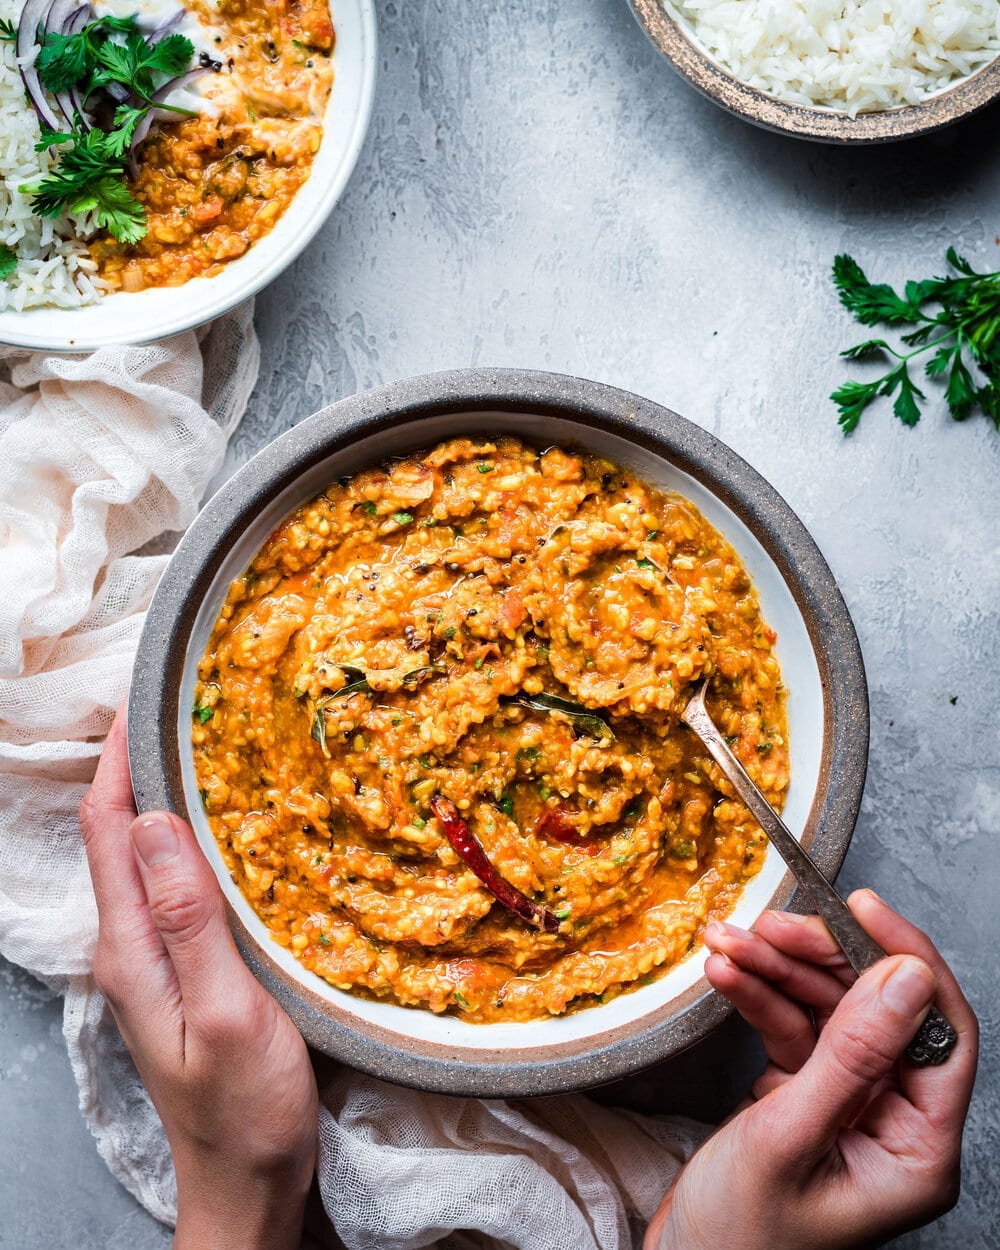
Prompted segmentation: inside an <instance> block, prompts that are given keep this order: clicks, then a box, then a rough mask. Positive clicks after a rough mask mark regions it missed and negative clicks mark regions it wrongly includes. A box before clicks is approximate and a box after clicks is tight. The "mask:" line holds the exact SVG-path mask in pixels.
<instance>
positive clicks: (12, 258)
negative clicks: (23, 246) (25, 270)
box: [0, 243, 17, 282]
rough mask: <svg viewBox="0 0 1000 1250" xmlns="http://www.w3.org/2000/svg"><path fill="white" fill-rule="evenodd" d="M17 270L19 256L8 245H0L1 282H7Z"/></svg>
mask: <svg viewBox="0 0 1000 1250" xmlns="http://www.w3.org/2000/svg"><path fill="white" fill-rule="evenodd" d="M16 268H17V256H16V254H15V252H14V249H13V248H10V247H8V246H7V244H6V243H0V282H4V281H6V279H7V278H9V277H10V275H11V274H12V273H13V272H14V270H15V269H16Z"/></svg>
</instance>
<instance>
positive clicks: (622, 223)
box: [0, 0, 1000, 1250]
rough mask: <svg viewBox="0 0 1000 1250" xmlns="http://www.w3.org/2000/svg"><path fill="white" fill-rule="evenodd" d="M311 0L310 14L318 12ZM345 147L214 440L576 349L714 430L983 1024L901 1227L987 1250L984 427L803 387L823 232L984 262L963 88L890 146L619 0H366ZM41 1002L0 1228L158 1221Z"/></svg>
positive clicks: (823, 370)
mask: <svg viewBox="0 0 1000 1250" xmlns="http://www.w3.org/2000/svg"><path fill="white" fill-rule="evenodd" d="M334 12H336V7H335V4H334ZM379 20H380V29H381V40H382V46H381V56H380V74H381V77H380V83H379V89H378V98H377V102H376V107H375V115H374V119H373V123H372V128H371V131H370V134H369V137H368V142H367V145H366V147H365V151H364V154H363V156H362V159H361V162H360V164H359V167H358V170H357V172H356V174H355V176H354V179H353V181H352V183H351V185H350V187H349V188H348V191H347V194H346V195H345V197H344V199H343V201H342V203H341V205H340V206H339V208H338V209H337V210H336V211H335V212H334V215H333V217H332V218H331V219H330V221H329V223H328V225H327V226H326V228H325V229H324V231H323V233H322V235H321V236H320V238H319V239H318V240H317V241H316V242H315V243H314V244H313V245H312V246H311V247H310V248H309V250H308V251H307V252H306V254H305V255H304V256H303V257H302V258H301V259H300V260H299V261H298V262H297V263H296V264H295V266H294V267H293V268H292V269H291V270H290V271H289V272H288V273H287V274H286V275H285V276H284V277H283V278H282V279H280V280H279V281H278V282H277V283H276V284H275V285H274V287H272V288H271V290H270V291H268V292H267V293H266V294H265V295H264V296H263V297H262V298H261V300H260V303H259V313H258V326H259V329H260V334H261V339H262V344H263V361H264V363H263V369H262V374H261V379H260V384H259V386H258V388H257V391H256V393H255V395H254V397H253V400H252V403H251V406H250V410H249V412H248V413H247V416H246V418H245V420H244V422H243V424H242V426H241V428H240V430H239V432H238V433H237V435H236V437H235V439H234V440H233V445H232V449H231V454H230V458H229V462H228V463H229V466H230V467H232V466H233V465H235V464H236V463H238V462H240V461H242V460H244V459H245V458H246V457H247V456H249V455H250V454H251V453H252V452H253V451H254V450H255V449H257V448H258V447H260V446H261V445H262V444H263V443H264V442H265V441H266V440H268V439H269V438H271V437H272V436H273V435H275V434H277V433H278V432H279V431H281V430H283V429H285V428H287V427H288V426H289V425H291V424H293V423H294V422H296V421H297V420H299V419H301V418H302V417H303V416H305V415H307V414H308V413H309V412H311V411H312V410H313V409H315V408H317V407H319V406H320V405H321V404H323V403H326V402H329V401H330V400H333V399H337V398H339V397H341V396H343V395H346V394H348V393H350V392H352V391H354V390H356V389H358V388H363V387H367V386H371V385H373V384H375V383H379V382H383V381H389V380H391V379H393V378H398V377H402V376H405V375H407V374H411V373H418V372H425V371H428V370H432V369H439V368H446V367H456V366H464V365H473V364H507V365H524V366H530V367H537V368H549V369H554V370H561V371H565V372H569V373H576V374H581V375H584V376H589V377H593V378H597V379H600V380H602V381H606V382H610V383H613V384H616V385H619V386H624V387H628V388H631V389H633V390H636V391H639V392H642V393H645V394H647V395H649V396H651V397H652V398H654V399H657V400H659V401H661V402H663V403H666V404H668V405H670V406H671V407H673V408H675V409H677V410H678V411H680V412H682V413H684V414H685V415H686V416H688V417H690V418H691V419H692V420H694V421H697V422H699V423H701V424H702V425H704V426H706V427H707V428H709V429H711V430H713V431H714V432H715V433H716V434H718V435H719V436H720V437H722V438H723V439H725V440H726V441H727V442H729V443H730V444H731V445H732V446H733V447H734V448H735V449H736V450H737V451H739V452H740V453H741V454H742V455H744V456H745V457H746V458H747V459H748V460H750V461H751V463H753V464H754V465H755V466H756V467H757V468H758V469H760V470H761V471H762V472H763V473H764V474H765V475H766V476H767V477H768V478H769V479H770V480H771V481H772V482H773V483H774V485H775V486H776V487H777V488H778V489H779V490H780V491H781V492H782V493H783V494H784V495H785V497H786V498H787V499H788V500H789V502H790V503H791V504H792V506H793V507H794V508H795V509H796V510H797V511H798V512H799V514H800V515H801V516H802V517H803V519H804V520H805V522H806V523H807V525H809V527H810V528H811V530H812V532H813V534H814V535H815V537H816V538H817V540H818V542H819V543H820V546H821V547H822V548H823V550H824V552H825V553H826V555H827V558H828V559H829V561H830V563H831V565H832V566H833V568H834V570H835V572H836V574H837V575H838V577H839V579H840V581H841V584H842V586H843V589H844V593H845V595H846V598H847V601H848V603H849V605H850V607H851V610H852V612H853V614H854V618H855V620H856V622H857V626H858V631H859V633H860V635H861V639H862V643H863V646H864V651H865V656H866V660H867V664H868V670H869V679H870V685H871V694H872V714H873V726H872V729H873V732H872V752H871V772H870V778H869V784H868V789H867V795H866V800H865V805H864V810H863V814H862V818H861V821H860V823H859V826H858V830H857V833H856V836H855V840H854V844H853V847H852V850H851V853H850V855H849V858H848V861H847V865H846V867H845V869H844V872H843V875H842V879H841V880H842V884H843V885H844V886H846V887H853V886H857V885H860V884H868V885H872V886H874V887H875V888H876V889H877V890H879V891H880V892H881V893H882V894H883V895H884V896H885V897H886V898H888V899H889V900H890V901H892V902H893V903H895V904H897V905H898V906H899V907H901V908H902V909H903V910H904V911H905V912H907V914H909V915H910V916H912V917H913V918H914V919H915V920H916V921H918V922H919V923H920V924H922V925H924V926H926V927H927V928H928V929H929V930H930V931H931V932H932V933H933V934H934V936H935V937H936V939H937V940H938V942H939V944H940V945H941V947H942V949H943V950H944V952H945V953H946V955H947V956H948V957H949V959H950V960H951V961H952V962H953V964H954V966H955V968H956V969H957V971H958V973H959V975H960V977H961V979H962V981H963V983H964V985H965V986H966V988H967V990H968V993H969V996H970V998H971V999H972V1000H973V1002H974V1004H975V1006H976V1008H977V1010H978V1011H979V1014H980V1017H981V1019H982V1022H983V1025H984V1033H985V1037H984V1048H983V1060H982V1066H981V1071H980V1078H979V1083H978V1086H977V1091H976V1097H975V1101H974V1104H973V1109H972V1114H971V1118H970V1122H969V1130H968V1135H967V1149H966V1160H965V1188H964V1192H963V1196H962V1200H961V1202H960V1204H959V1206H958V1207H957V1209H956V1210H955V1211H954V1212H952V1213H951V1214H950V1215H949V1216H947V1217H946V1218H945V1219H944V1220H943V1221H942V1222H941V1223H940V1224H939V1225H937V1226H936V1227H935V1228H934V1229H932V1230H925V1231H919V1232H915V1233H912V1234H910V1235H909V1236H906V1237H904V1238H902V1239H900V1240H899V1241H898V1242H897V1243H895V1244H896V1246H897V1247H899V1248H900V1250H904V1248H905V1250H922V1248H925V1247H926V1248H930V1247H932V1246H933V1247H935V1248H936V1250H938V1248H940V1247H959V1246H961V1247H962V1248H963V1250H990V1248H996V1247H998V1246H1000V1198H998V1195H997V1189H996V1184H995V1170H996V1161H997V1159H998V1157H1000V1053H998V1047H997V1041H996V1026H997V1016H998V1008H1000V995H998V991H997V972H996V959H997V953H996V952H997V949H998V937H1000V922H998V918H997V912H998V909H997V905H996V897H997V891H998V886H1000V866H998V862H997V857H996V844H997V834H998V831H1000V773H998V766H1000V758H998V757H1000V732H998V724H997V699H998V693H1000V683H998V679H997V663H998V658H1000V627H998V620H997V606H998V602H1000V561H998V559H997V555H998V539H997V529H996V512H997V502H998V497H1000V492H998V482H1000V435H998V434H997V432H996V431H994V430H993V429H992V427H991V426H990V425H989V424H988V423H987V422H986V421H985V420H982V419H976V420H973V421H970V422H969V423H967V424H966V425H965V426H959V425H954V424H952V423H951V422H950V421H949V420H948V419H947V417H946V415H945V413H944V411H943V409H942V407H941V405H940V403H939V396H938V392H937V390H936V388H935V387H934V386H930V387H928V393H929V396H930V403H929V411H928V414H927V416H926V417H925V419H924V421H923V422H922V423H921V425H920V426H919V427H918V428H917V429H916V430H913V431H909V430H906V429H904V428H902V427H901V426H900V425H899V424H898V423H897V422H896V421H894V420H893V419H892V418H891V416H890V415H889V413H888V412H886V411H885V410H883V409H879V410H878V411H874V412H871V413H870V414H869V415H868V416H866V418H865V419H864V422H863V424H862V427H861V429H860V430H859V432H858V433H857V434H856V435H855V436H854V437H853V438H852V439H851V440H849V441H844V440H843V439H842V438H841V437H840V435H839V433H838V430H837V427H836V423H835V419H834V412H833V409H832V407H831V405H830V404H829V402H828V401H827V399H826V396H827V394H828V393H829V391H830V390H831V389H832V388H833V386H834V385H835V384H836V383H837V382H838V380H839V379H840V378H841V377H842V376H843V375H844V369H843V366H842V365H841V364H840V363H839V362H838V360H837V358H836V352H837V350H838V349H839V348H841V347H844V346H846V345H848V344H849V343H851V342H854V341H856V337H860V336H858V335H857V333H856V330H855V328H853V327H852V326H851V325H850V324H849V322H848V320H847V318H846V316H845V315H844V314H843V313H842V312H841V311H840V310H839V309H838V306H837V304H836V301H835V299H834V297H833V294H832V293H831V289H830V285H829V282H828V272H829V267H830V262H831V260H832V258H833V256H834V254H835V253H837V252H838V251H842V250H849V251H851V252H853V253H854V254H855V255H857V257H858V258H859V260H861V261H862V263H863V264H865V265H866V267H868V268H869V269H870V270H871V272H872V273H873V274H874V275H877V276H878V277H879V278H885V279H892V280H900V279H903V278H907V277H924V276H927V275H929V274H932V273H936V272H939V271H940V270H941V268H942V266H943V257H944V252H945V249H946V248H947V246H948V245H949V244H952V243H953V244H955V245H956V246H957V247H958V248H959V249H960V250H962V251H964V252H966V253H967V254H968V255H969V256H970V258H971V259H972V260H973V261H974V262H976V263H979V264H981V265H982V266H984V267H989V268H1000V248H998V247H997V243H996V237H995V236H996V235H997V234H998V233H1000V208H998V205H1000V165H998V162H997V156H998V153H1000V133H998V131H997V125H996V123H997V113H996V112H995V111H994V112H992V113H991V114H988V115H986V116H984V117H982V118H979V119H976V120H973V121H972V122H971V123H968V124H966V125H965V126H963V127H962V128H960V129H958V130H954V131H951V132H949V133H946V134H943V135H941V136H939V137H937V138H935V139H931V140H927V141H921V142H919V143H915V144H912V145H907V146H900V147H896V148H891V149H882V150H872V151H839V150H832V149H825V148H819V147H813V146H807V145H802V144H799V143H795V142H792V141H787V140H784V139H781V138H778V137H775V136H771V135H767V134H763V133H760V132H757V131H753V130H751V129H749V128H748V127H746V126H744V125H743V124H741V123H739V122H737V121H735V120H734V119H731V118H729V117H727V116H726V115H724V114H722V113H721V112H719V111H718V110H716V109H715V108H714V107H713V106H712V105H710V104H708V103H707V102H705V101H703V100H702V99H701V98H700V97H698V96H697V95H696V94H695V93H694V92H693V91H691V90H690V89H689V88H688V87H687V86H686V85H685V84H684V83H683V82H681V81H680V80H679V79H678V78H676V77H675V76H674V75H673V74H672V72H671V71H670V70H669V68H668V67H667V66H666V65H665V64H663V63H661V61H660V60H659V59H658V57H657V55H656V53H655V52H654V50H653V49H652V48H651V47H650V46H648V45H647V43H646V41H645V39H644V38H643V36H642V34H641V32H640V31H639V29H638V28H637V27H636V26H635V24H634V23H633V21H632V19H631V17H630V15H629V12H628V9H627V7H626V5H625V3H624V0H574V3H572V4H565V3H564V4H556V3H551V2H534V3H527V2H525V0H517V2H515V0H509V2H508V3H507V4H504V5H485V4H468V5H460V4H448V5H446V4H444V3H442V2H441V0H424V2H423V3H417V4H404V3H402V0H395V2H394V3H389V2H386V0H383V2H382V3H380V5H379ZM58 1020H59V1011H58V1003H56V1002H52V1001H50V1000H48V999H47V998H46V996H45V995H44V994H43V993H41V992H40V991H39V990H38V989H37V988H36V987H34V986H33V985H32V983H30V981H28V980H27V979H26V978H23V977H22V976H21V975H20V974H18V973H16V972H13V971H12V970H10V969H7V970H5V971H4V973H3V975H2V977H0V1124H2V1131H0V1213H2V1218H0V1246H3V1247H10V1248H11V1250H14V1248H17V1250H22V1248H23V1247H32V1246H45V1247H51V1248H52V1250H62V1248H63V1247H72V1248H73V1250H90V1248H91V1247H94V1248H96V1247H101V1248H109V1247H110V1248H114V1247H118V1246H130V1247H133V1246H134V1247H137V1248H139V1247H143V1248H144V1247H160V1246H165V1245H167V1244H169V1237H168V1235H167V1234H166V1232H165V1231H163V1230H161V1229H159V1228H158V1227H157V1226H156V1225H154V1223H153V1222H152V1221H151V1220H150V1219H148V1218H147V1217H146V1216H145V1215H144V1214H143V1213H142V1212H140V1211H139V1210H138V1208H137V1207H136V1206H135V1205H134V1204H133V1203H132V1201H131V1199H129V1198H128V1197H127V1196H126V1195H125V1194H124V1193H123V1192H121V1191H120V1190H119V1189H118V1188H117V1187H116V1185H115V1184H114V1182H113V1181H112V1180H111V1179H110V1177H109V1176H108V1174H107V1173H106V1172H105V1171H104V1169H103V1164H102V1163H101V1162H100V1160H99V1159H98V1157H97V1155H96V1152H95V1151H94V1148H93V1144H92V1142H91V1140H90V1138H89V1135H88V1134H87V1132H86V1130H85V1128H84V1127H83V1125H82V1122H81V1121H80V1118H79V1116H78V1114H77V1111H76V1100H75V1093H74V1091H73V1089H72V1082H71V1078H70V1075H69V1071H68V1066H67V1064H66V1060H65V1057H64V1055H63V1053H62V1051H61V1046H60V1039H59V1035H58ZM757 1062H758V1056H757V1053H756V1051H755V1048H754V1043H753V1040H752V1039H751V1038H749V1037H748V1036H747V1034H746V1032H745V1031H744V1030H742V1029H740V1028H738V1027H737V1026H735V1025H730V1026H727V1028H726V1030H725V1031H724V1032H723V1033H722V1034H721V1035H720V1036H717V1037H716V1038H713V1039H711V1040H710V1042H709V1043H707V1044H706V1046H705V1047H704V1048H703V1049H702V1050H700V1051H697V1052H693V1053H692V1054H690V1055H688V1056H685V1057H684V1058H683V1059H682V1060H680V1061H678V1063H677V1064H676V1065H672V1066H671V1067H668V1068H667V1069H666V1070H660V1071H658V1072H657V1073H656V1074H655V1075H654V1076H651V1077H649V1078H647V1079H646V1080H645V1081H644V1082H643V1083H641V1084H640V1086H639V1088H638V1090H633V1091H632V1095H631V1096H632V1097H633V1098H634V1099H635V1100H637V1101H639V1102H640V1103H641V1104H642V1105H648V1103H649V1100H650V1099H652V1098H654V1097H655V1098H658V1099H659V1100H660V1101H661V1103H662V1105H663V1106H664V1107H670V1106H677V1105H680V1104H681V1103H683V1105H684V1107H685V1109H687V1110H691V1111H694V1112H698V1111H702V1112H704V1113H706V1114H707V1113H710V1112H721V1111H722V1110H724V1108H725V1107H726V1106H727V1105H731V1104H732V1102H733V1101H734V1100H735V1099H736V1098H737V1097H738V1095H739V1093H740V1092H741V1090H742V1089H743V1088H745V1086H746V1084H747V1083H748V1081H749V1079H750V1075H751V1073H752V1071H753V1069H754V1065H755V1064H756V1063H757Z"/></svg>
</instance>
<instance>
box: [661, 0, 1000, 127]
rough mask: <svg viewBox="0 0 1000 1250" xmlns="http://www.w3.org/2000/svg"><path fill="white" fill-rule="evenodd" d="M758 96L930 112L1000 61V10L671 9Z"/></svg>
mask: <svg viewBox="0 0 1000 1250" xmlns="http://www.w3.org/2000/svg"><path fill="white" fill-rule="evenodd" d="M665 5H666V8H667V10H668V12H670V13H671V14H672V15H673V16H674V17H675V18H676V19H677V20H678V21H679V22H680V23H681V24H682V25H683V27H684V28H685V29H686V30H688V31H689V32H690V34H691V35H692V36H693V37H694V39H695V41H696V42H697V43H698V44H700V46H701V47H702V48H703V49H704V51H705V52H707V53H708V54H709V55H710V56H712V57H714V58H715V60H717V61H718V62H720V63H721V64H722V65H723V66H725V68H726V69H728V70H729V71H730V73H732V74H733V75H735V77H737V78H738V79H740V81H741V82H745V83H746V84H747V85H748V86H751V87H754V88H756V89H757V90H759V91H764V92H767V93H768V94H769V95H772V96H776V97H778V98H779V99H782V100H787V101H789V102H790V103H793V104H802V105H806V106H811V107H816V106H820V107H827V108H831V109H834V110H837V111H838V112H845V113H847V114H848V115H849V116H851V117H855V116H857V114H858V113H865V112H878V111H881V110H885V109H892V108H899V107H901V106H904V105H915V104H920V103H921V102H922V101H924V100H926V99H928V97H930V96H932V95H934V94H936V93H937V92H939V91H942V90H944V89H946V88H948V87H950V86H953V85H954V84H955V83H956V82H958V81H959V80H960V79H962V78H967V77H968V76H969V75H971V74H974V73H976V72H977V71H978V70H980V69H982V68H984V67H985V66H986V65H988V64H989V63H990V62H991V61H993V60H994V59H995V58H996V56H997V54H998V53H1000V2H998V0H964V2H963V0H677V3H676V4H671V3H670V0H665Z"/></svg>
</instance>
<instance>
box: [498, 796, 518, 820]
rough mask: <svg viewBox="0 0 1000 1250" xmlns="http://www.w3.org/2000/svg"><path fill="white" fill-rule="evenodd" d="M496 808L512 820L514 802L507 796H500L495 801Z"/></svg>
mask: <svg viewBox="0 0 1000 1250" xmlns="http://www.w3.org/2000/svg"><path fill="white" fill-rule="evenodd" d="M497 807H498V808H499V809H500V811H502V812H503V814H504V815H505V816H509V817H510V818H511V820H513V819H514V800H513V798H512V797H511V796H510V795H509V794H501V795H500V797H499V798H498V799H497Z"/></svg>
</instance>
